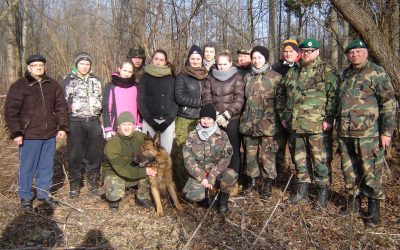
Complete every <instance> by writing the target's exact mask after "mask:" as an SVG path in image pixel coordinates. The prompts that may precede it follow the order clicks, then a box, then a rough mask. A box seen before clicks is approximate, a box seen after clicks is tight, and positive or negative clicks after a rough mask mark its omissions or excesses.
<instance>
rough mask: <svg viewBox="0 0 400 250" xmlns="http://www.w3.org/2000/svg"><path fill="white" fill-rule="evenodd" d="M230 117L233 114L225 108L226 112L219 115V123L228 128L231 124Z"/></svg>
mask: <svg viewBox="0 0 400 250" xmlns="http://www.w3.org/2000/svg"><path fill="white" fill-rule="evenodd" d="M230 118H231V115H230V114H229V111H228V110H225V112H224V113H223V114H221V115H218V116H217V123H218V125H219V126H221V127H223V128H226V127H227V126H228V124H229V119H230Z"/></svg>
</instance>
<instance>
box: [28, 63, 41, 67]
mask: <svg viewBox="0 0 400 250" xmlns="http://www.w3.org/2000/svg"><path fill="white" fill-rule="evenodd" d="M29 66H31V67H32V68H43V67H44V64H43V63H41V64H29Z"/></svg>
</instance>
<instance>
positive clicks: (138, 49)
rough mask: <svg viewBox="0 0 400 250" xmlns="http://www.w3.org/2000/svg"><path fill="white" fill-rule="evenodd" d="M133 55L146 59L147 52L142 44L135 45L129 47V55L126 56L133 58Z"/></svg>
mask: <svg viewBox="0 0 400 250" xmlns="http://www.w3.org/2000/svg"><path fill="white" fill-rule="evenodd" d="M133 57H140V58H143V59H145V58H146V53H145V52H144V49H143V47H142V46H140V45H135V46H134V47H132V48H130V49H129V52H128V55H127V56H126V58H128V59H131V58H133Z"/></svg>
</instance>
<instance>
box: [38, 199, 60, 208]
mask: <svg viewBox="0 0 400 250" xmlns="http://www.w3.org/2000/svg"><path fill="white" fill-rule="evenodd" d="M38 201H39V202H40V203H41V204H43V205H47V206H49V207H50V208H55V207H57V206H58V201H55V200H53V199H52V198H38Z"/></svg>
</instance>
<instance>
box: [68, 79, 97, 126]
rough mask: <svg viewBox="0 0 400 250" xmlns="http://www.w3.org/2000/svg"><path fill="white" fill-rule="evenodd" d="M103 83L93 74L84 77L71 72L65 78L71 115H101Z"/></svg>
mask: <svg viewBox="0 0 400 250" xmlns="http://www.w3.org/2000/svg"><path fill="white" fill-rule="evenodd" d="M102 88H103V87H102V85H101V82H100V81H99V79H97V78H96V77H95V76H93V75H89V77H88V78H86V79H83V78H80V77H79V76H77V75H75V74H73V73H71V74H68V75H67V76H66V77H65V79H64V91H65V99H66V101H67V104H68V114H69V116H70V117H77V118H87V117H93V116H100V114H101V108H102V106H101V101H102V92H101V91H102Z"/></svg>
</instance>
